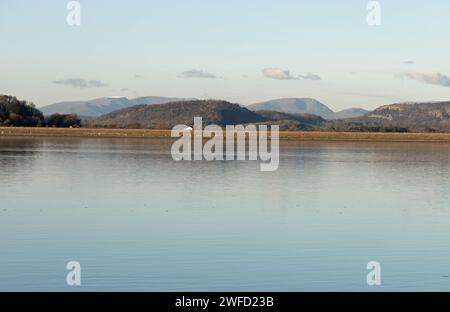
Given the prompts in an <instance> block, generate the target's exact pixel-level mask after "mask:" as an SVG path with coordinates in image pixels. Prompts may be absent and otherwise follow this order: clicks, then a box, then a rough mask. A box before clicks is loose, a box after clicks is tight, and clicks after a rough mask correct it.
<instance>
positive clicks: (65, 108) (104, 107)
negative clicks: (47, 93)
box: [40, 96, 183, 119]
mask: <svg viewBox="0 0 450 312" xmlns="http://www.w3.org/2000/svg"><path fill="white" fill-rule="evenodd" d="M180 100H183V99H178V98H173V97H160V96H146V97H138V98H135V99H128V98H126V97H103V98H98V99H93V100H89V101H71V102H60V103H56V104H51V105H47V106H44V107H41V108H40V110H41V111H42V112H43V113H44V115H51V114H56V113H57V114H76V115H78V116H82V117H83V119H92V117H98V116H101V115H104V114H107V113H110V112H113V111H115V110H118V109H122V108H127V107H131V106H135V105H141V104H147V105H153V104H162V103H167V102H173V101H180Z"/></svg>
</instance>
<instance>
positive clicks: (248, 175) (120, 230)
mask: <svg viewBox="0 0 450 312" xmlns="http://www.w3.org/2000/svg"><path fill="white" fill-rule="evenodd" d="M170 144H171V142H170V141H164V140H139V139H134V140H126V139H92V138H85V139H55V138H52V139H46V138H36V139H32V138H0V290H37V291H43V290H58V291H59V290H62V291H70V290H73V288H70V287H68V286H67V285H66V281H65V276H66V273H67V272H68V271H67V270H66V267H65V266H66V263H67V262H69V261H71V260H76V261H79V262H80V263H81V266H82V287H81V288H79V289H81V290H87V291H89V290H125V291H127V290H148V291H157V290H158V291H187V290H190V291H197V290H199V291H208V290H212V291H214V290H217V291H221V290H225V291H226V290H235V291H240V290H242V291H246V290H253V291H258V290H266V291H281V290H288V291H294V290H295V291H303V290H326V291H328V290H331V291H338V290H343V291H347V290H349V291H350V290H363V291H364V290H367V291H372V290H374V288H371V287H369V286H367V284H366V273H367V270H366V264H367V263H368V262H369V261H371V260H377V261H379V262H380V263H381V265H382V286H381V287H380V288H377V290H404V291H406V290H447V291H449V290H450V243H449V241H450V170H449V168H450V144H439V143H349V142H342V143H332V142H328V143H325V142H323V143H314V142H290V143H282V145H281V147H280V148H281V155H280V167H279V169H278V171H276V172H260V171H259V163H258V162H252V161H240V162H238V161H234V162H204V161H202V162H174V161H173V160H172V158H171V155H170Z"/></svg>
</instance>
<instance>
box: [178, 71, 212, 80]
mask: <svg viewBox="0 0 450 312" xmlns="http://www.w3.org/2000/svg"><path fill="white" fill-rule="evenodd" d="M181 77H185V78H207V79H215V78H217V77H216V75H214V74H211V73H208V72H205V71H203V70H200V69H191V70H186V71H184V72H182V73H181Z"/></svg>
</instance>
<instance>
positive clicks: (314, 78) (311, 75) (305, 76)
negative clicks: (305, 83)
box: [299, 73, 322, 80]
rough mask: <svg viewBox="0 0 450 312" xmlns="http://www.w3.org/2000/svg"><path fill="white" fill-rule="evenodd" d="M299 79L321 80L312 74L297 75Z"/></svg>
mask: <svg viewBox="0 0 450 312" xmlns="http://www.w3.org/2000/svg"><path fill="white" fill-rule="evenodd" d="M299 77H300V78H302V79H308V80H322V78H321V77H320V76H319V75H316V74H313V73H307V74H306V75H299Z"/></svg>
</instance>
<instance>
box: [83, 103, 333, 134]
mask: <svg viewBox="0 0 450 312" xmlns="http://www.w3.org/2000/svg"><path fill="white" fill-rule="evenodd" d="M194 117H202V118H203V124H204V125H208V124H217V125H220V126H225V125H236V124H247V123H256V124H257V123H265V124H270V123H275V124H280V125H281V126H282V128H283V127H284V126H283V124H284V125H285V126H286V127H285V128H286V129H297V130H298V129H306V128H309V127H311V126H313V125H316V124H320V123H322V122H324V120H323V119H322V118H321V117H318V116H313V115H307V114H304V115H301V114H297V115H295V114H284V113H278V112H268V111H262V112H259V111H258V112H253V111H250V110H248V109H247V108H245V107H241V106H239V105H237V104H231V103H229V102H226V101H217V100H207V101H200V100H193V101H181V102H171V103H166V104H156V105H138V106H134V107H130V108H125V109H122V110H119V111H115V112H112V113H109V114H106V115H104V116H100V117H98V118H96V119H95V120H93V121H92V122H91V125H92V126H94V127H117V128H149V129H158V128H159V129H169V128H172V127H173V126H175V125H178V124H185V125H192V123H193V120H194ZM281 121H282V122H281Z"/></svg>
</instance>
